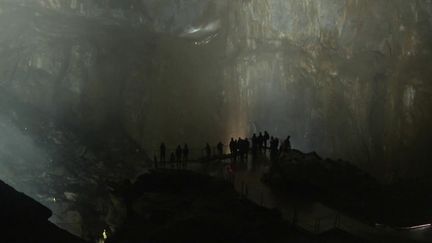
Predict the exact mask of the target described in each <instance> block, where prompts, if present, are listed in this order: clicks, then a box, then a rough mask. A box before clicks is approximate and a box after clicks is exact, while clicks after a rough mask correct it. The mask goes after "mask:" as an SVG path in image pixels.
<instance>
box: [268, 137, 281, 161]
mask: <svg viewBox="0 0 432 243" xmlns="http://www.w3.org/2000/svg"><path fill="white" fill-rule="evenodd" d="M278 148H279V140H278V139H277V138H273V137H271V139H270V160H271V161H276V159H277V157H278V154H279V150H278Z"/></svg>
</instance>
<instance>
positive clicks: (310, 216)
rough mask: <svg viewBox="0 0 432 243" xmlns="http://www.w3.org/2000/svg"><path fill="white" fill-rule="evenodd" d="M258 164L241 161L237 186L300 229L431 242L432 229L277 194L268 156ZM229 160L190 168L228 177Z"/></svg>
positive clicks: (389, 240) (368, 238)
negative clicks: (363, 217)
mask: <svg viewBox="0 0 432 243" xmlns="http://www.w3.org/2000/svg"><path fill="white" fill-rule="evenodd" d="M259 161H260V162H258V163H253V162H252V161H251V159H249V160H248V162H247V163H246V162H244V163H240V162H238V163H237V164H238V167H237V168H236V172H235V177H234V180H233V185H234V188H235V189H236V190H237V191H238V192H239V193H240V194H241V195H243V196H244V197H246V198H248V199H249V200H251V201H253V202H255V203H257V204H259V205H262V206H264V207H266V208H271V209H274V208H276V209H278V210H280V211H281V213H282V217H283V218H284V219H285V220H287V221H290V222H292V223H293V224H295V225H296V226H297V227H299V229H301V230H304V231H307V232H309V233H313V234H321V233H324V232H326V231H329V230H332V229H340V230H344V231H346V232H348V233H351V234H353V235H355V236H358V237H361V238H365V239H367V240H370V241H372V242H380V243H381V242H395V243H397V242H413V241H416V242H432V228H430V227H425V228H419V229H415V230H414V229H413V230H405V231H397V230H395V229H392V228H390V227H379V228H378V227H372V226H370V225H367V224H365V223H362V222H360V221H358V220H356V219H353V218H351V217H348V216H345V215H343V214H342V213H340V212H338V211H336V210H333V209H331V208H328V207H326V206H325V205H323V204H321V203H318V202H310V201H305V200H301V199H298V198H294V197H287V196H286V195H279V194H277V195H276V194H275V193H274V192H273V191H272V190H271V189H270V188H269V187H268V186H267V185H265V184H264V183H262V181H261V178H262V176H263V174H264V173H266V172H267V171H268V169H269V168H270V164H269V162H268V159H267V158H266V157H262V158H261V159H260V160H259ZM229 162H230V159H227V158H224V159H212V160H210V161H207V162H203V163H196V162H195V163H190V164H189V167H188V169H190V170H194V171H198V172H201V173H206V174H209V175H211V176H216V177H225V175H224V166H223V165H227V164H229Z"/></svg>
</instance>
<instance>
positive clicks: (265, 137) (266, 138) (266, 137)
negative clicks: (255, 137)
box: [264, 131, 270, 151]
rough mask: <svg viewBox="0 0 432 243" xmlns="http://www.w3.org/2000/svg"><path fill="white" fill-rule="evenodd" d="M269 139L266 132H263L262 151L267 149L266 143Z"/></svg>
mask: <svg viewBox="0 0 432 243" xmlns="http://www.w3.org/2000/svg"><path fill="white" fill-rule="evenodd" d="M269 139H270V135H269V134H268V132H267V131H265V132H264V151H265V150H266V149H267V141H268V140H269Z"/></svg>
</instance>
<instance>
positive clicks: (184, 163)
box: [183, 143, 189, 167]
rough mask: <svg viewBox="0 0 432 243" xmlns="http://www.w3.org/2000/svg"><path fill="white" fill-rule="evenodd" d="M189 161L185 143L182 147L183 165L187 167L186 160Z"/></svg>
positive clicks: (187, 148)
mask: <svg viewBox="0 0 432 243" xmlns="http://www.w3.org/2000/svg"><path fill="white" fill-rule="evenodd" d="M188 161H189V147H188V145H187V144H186V143H185V145H184V147H183V167H187V162H188Z"/></svg>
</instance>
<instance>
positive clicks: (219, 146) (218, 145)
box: [216, 142, 224, 157]
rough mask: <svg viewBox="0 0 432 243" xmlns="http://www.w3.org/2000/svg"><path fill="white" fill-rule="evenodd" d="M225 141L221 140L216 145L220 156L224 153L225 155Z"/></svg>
mask: <svg viewBox="0 0 432 243" xmlns="http://www.w3.org/2000/svg"><path fill="white" fill-rule="evenodd" d="M223 146H224V145H223V143H222V142H219V143H218V144H217V145H216V148H217V151H218V154H219V156H220V157H222V155H223Z"/></svg>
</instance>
